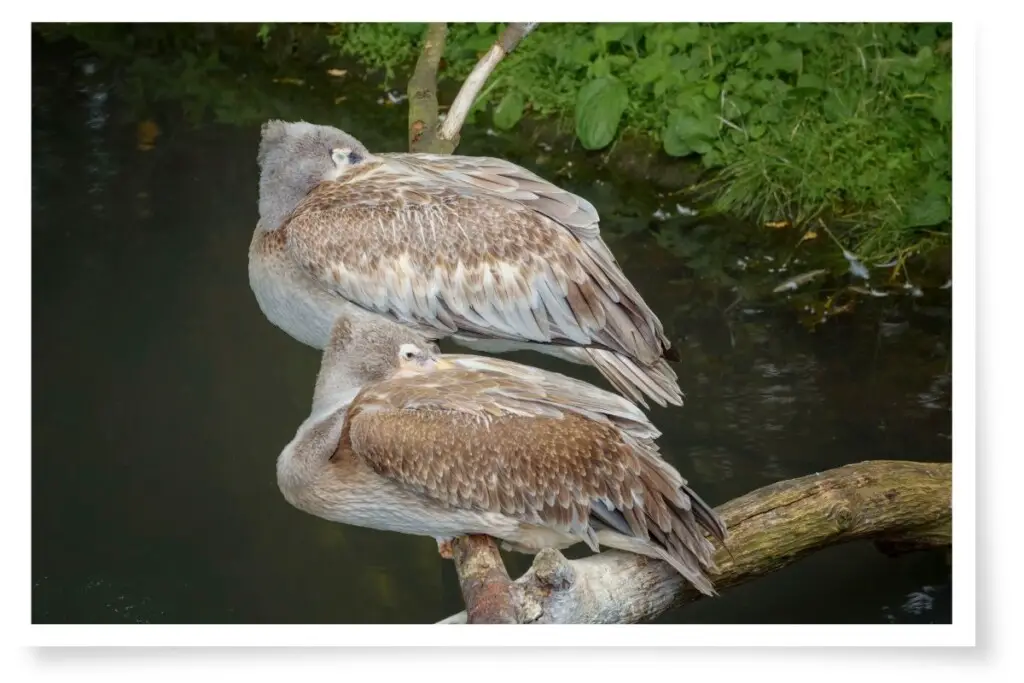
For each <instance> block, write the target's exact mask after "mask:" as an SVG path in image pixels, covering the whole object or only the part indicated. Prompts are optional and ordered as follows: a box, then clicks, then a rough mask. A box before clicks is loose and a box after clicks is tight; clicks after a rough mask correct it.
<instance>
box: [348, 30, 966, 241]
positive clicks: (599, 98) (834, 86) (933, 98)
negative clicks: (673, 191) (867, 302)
mask: <svg viewBox="0 0 1024 683" xmlns="http://www.w3.org/2000/svg"><path fill="white" fill-rule="evenodd" d="M502 28H503V25H501V24H453V25H451V26H450V28H449V35H448V43H447V46H446V51H445V60H446V66H445V69H444V71H443V76H444V77H445V78H447V79H452V80H460V79H461V78H463V77H464V76H465V75H466V74H468V73H469V71H470V69H471V68H472V67H473V65H474V64H475V62H476V60H477V59H478V58H479V55H480V54H482V53H483V52H484V51H486V50H487V49H488V47H489V46H490V45H491V44H492V42H493V41H494V39H495V38H496V37H497V36H498V34H499V32H500V30H501V29H502ZM417 32H420V33H421V32H422V26H421V25H409V24H398V25H396V24H356V25H339V28H338V29H337V32H336V37H335V39H334V41H333V42H334V44H335V46H337V47H338V48H339V49H340V50H342V52H344V53H345V54H347V55H351V56H353V57H355V58H357V59H358V60H359V61H361V62H362V63H363V64H365V65H366V66H368V67H371V68H379V69H383V70H385V71H386V73H387V74H388V76H389V77H393V76H394V75H395V73H396V70H397V69H399V68H405V69H409V68H411V66H412V64H413V62H414V61H415V57H416V54H417V53H418V49H419V47H418V42H419V35H418V34H417ZM951 46H952V29H951V27H950V25H948V24H782V23H775V24H765V23H743V24H596V25H595V24H541V25H540V27H539V28H538V29H537V30H536V31H535V32H534V33H533V34H532V35H531V36H530V37H529V38H528V39H527V40H525V41H524V42H523V43H522V44H521V45H520V46H519V47H518V48H517V50H516V51H515V52H514V53H513V54H512V55H510V57H509V58H508V59H506V60H505V61H504V62H503V63H502V64H501V65H499V67H498V68H497V70H496V71H495V74H494V75H493V77H492V80H491V81H490V83H489V84H488V86H487V88H486V89H485V90H484V91H483V93H481V96H480V98H479V100H478V101H477V103H476V105H475V110H476V111H487V110H490V111H491V116H492V117H493V122H494V125H495V127H497V128H500V129H502V130H508V129H509V128H511V127H513V126H515V125H516V124H517V123H518V122H519V121H520V120H521V118H522V117H523V116H527V115H532V116H534V117H553V118H556V119H558V120H561V121H570V120H571V121H573V122H574V124H575V125H574V132H575V134H576V136H577V137H578V138H579V140H580V142H581V144H582V145H583V146H584V148H586V149H590V150H598V149H604V148H606V147H608V146H609V145H610V144H611V143H612V141H613V140H614V139H615V138H616V137H617V136H621V135H622V134H624V133H633V134H640V135H642V136H646V137H648V138H650V139H651V140H656V141H657V143H658V144H659V145H660V146H661V147H662V149H663V150H664V151H665V153H666V154H667V155H669V156H672V157H680V158H683V157H692V158H694V159H699V161H700V163H702V164H703V166H704V167H706V168H707V169H710V170H713V171H715V174H714V175H713V178H714V180H715V182H714V183H712V184H709V187H713V188H714V195H713V196H714V201H715V204H716V206H717V208H719V209H721V210H723V211H728V212H731V213H734V214H736V215H738V216H740V217H744V218H747V219H750V220H758V221H769V220H779V219H783V218H785V219H789V220H791V221H793V222H794V223H795V224H797V225H799V224H801V223H805V222H807V221H809V220H812V219H814V218H817V217H825V218H832V219H842V222H843V223H844V224H846V225H848V226H849V228H848V230H847V232H848V234H849V236H850V238H851V239H850V247H851V248H853V249H855V250H857V251H858V252H860V253H861V255H862V256H865V257H868V258H888V257H889V256H892V255H896V254H901V253H904V252H906V251H908V250H911V249H913V248H914V247H915V245H917V244H919V243H920V242H921V240H922V239H925V238H927V239H932V238H934V237H935V235H936V234H937V233H936V232H935V231H932V232H925V231H924V230H923V229H924V228H928V227H934V226H942V225H944V224H946V223H947V222H948V221H949V219H950V210H951V194H952V188H951V177H952V166H951V118H952V116H951V94H952V86H951V80H952V79H951V73H952V62H951V55H950V53H951ZM720 181H724V182H720ZM941 234H946V230H945V229H944V230H943V232H942V233H941Z"/></svg>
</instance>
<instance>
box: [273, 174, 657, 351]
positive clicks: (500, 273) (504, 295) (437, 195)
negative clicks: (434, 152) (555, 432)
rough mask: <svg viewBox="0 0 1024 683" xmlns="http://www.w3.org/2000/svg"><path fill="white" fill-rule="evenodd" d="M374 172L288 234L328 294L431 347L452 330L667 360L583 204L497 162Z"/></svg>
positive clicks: (308, 205)
mask: <svg viewBox="0 0 1024 683" xmlns="http://www.w3.org/2000/svg"><path fill="white" fill-rule="evenodd" d="M413 157H415V158H413ZM382 158H384V159H385V162H383V163H378V164H377V165H373V164H369V165H368V168H366V169H365V170H360V171H358V172H355V173H352V174H351V177H349V176H345V177H343V178H342V179H341V180H339V181H330V182H325V183H322V184H321V185H319V186H317V187H316V188H314V190H313V191H312V192H311V193H310V194H309V195H308V196H307V197H306V198H305V199H304V200H303V201H302V202H301V203H300V204H299V206H298V207H297V208H296V210H295V211H294V212H293V214H292V217H291V218H290V219H289V221H288V223H287V224H286V227H287V251H288V254H289V255H290V256H291V258H292V259H293V260H294V261H295V262H296V263H297V264H298V265H299V266H300V267H301V268H302V269H303V270H304V271H305V272H306V273H307V274H309V275H310V276H311V277H312V278H313V279H314V280H315V281H316V282H318V283H319V284H320V286H322V287H324V288H325V289H326V290H327V291H330V292H332V293H334V294H336V295H339V296H341V297H343V298H345V299H347V300H349V301H352V302H353V303H355V304H357V305H359V306H361V307H364V308H366V309H369V310H372V311H375V312H377V313H381V314H384V315H387V316H389V317H391V318H393V319H395V320H398V321H400V322H403V323H408V324H414V325H417V326H418V327H421V328H427V329H432V330H434V331H435V332H436V334H437V335H439V336H440V335H448V334H451V333H452V329H451V328H452V327H453V326H454V327H455V328H456V329H457V330H458V331H459V332H462V333H468V334H470V335H476V336H479V337H484V338H497V339H506V340H511V341H515V342H521V343H523V342H532V343H542V344H544V343H555V344H573V345H582V346H590V347H594V348H599V349H608V350H610V351H614V352H617V353H621V354H624V355H626V356H628V357H629V358H631V359H633V360H635V361H638V362H639V363H641V364H642V365H645V366H646V365H650V364H652V363H654V362H656V361H657V360H658V359H659V358H661V357H662V356H663V355H664V354H665V353H666V351H667V349H668V348H669V344H668V340H667V338H666V337H665V336H664V332H663V330H662V327H661V323H660V322H659V321H658V319H657V316H655V315H654V313H653V312H652V311H651V310H650V309H649V308H648V307H647V305H646V304H645V303H644V301H643V299H642V298H641V297H640V295H639V293H637V292H636V290H635V289H634V288H633V287H632V285H630V284H629V282H628V280H627V279H626V277H625V275H624V274H622V272H621V270H620V269H619V267H618V264H617V263H615V262H614V259H613V258H612V257H611V253H610V252H609V251H608V249H607V247H606V246H605V245H604V244H603V242H601V239H600V235H599V231H598V229H597V225H598V223H597V221H598V216H597V212H596V211H595V210H594V208H593V206H591V205H590V204H589V203H588V202H586V200H583V199H582V198H580V197H577V196H576V195H573V194H572V193H570V192H567V191H565V190H561V189H560V188H557V187H556V186H554V185H552V184H551V183H548V182H546V181H544V180H542V179H540V178H539V177H537V176H535V175H534V174H532V173H529V172H528V171H526V170H525V169H522V168H520V167H518V166H515V165H514V164H509V163H508V162H503V161H501V160H493V159H484V160H478V159H477V158H476V157H454V158H452V159H449V158H448V157H443V156H440V157H435V156H430V155H427V156H422V155H402V156H401V157H388V155H384V156H383V157H382Z"/></svg>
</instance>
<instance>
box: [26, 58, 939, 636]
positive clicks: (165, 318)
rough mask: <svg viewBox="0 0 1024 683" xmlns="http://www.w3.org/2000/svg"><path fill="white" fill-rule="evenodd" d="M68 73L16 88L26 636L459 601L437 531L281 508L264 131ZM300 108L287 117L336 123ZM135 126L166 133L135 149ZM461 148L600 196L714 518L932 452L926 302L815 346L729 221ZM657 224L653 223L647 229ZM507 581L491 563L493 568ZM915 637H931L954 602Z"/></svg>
mask: <svg viewBox="0 0 1024 683" xmlns="http://www.w3.org/2000/svg"><path fill="white" fill-rule="evenodd" d="M74 58H75V55H67V54H63V53H62V52H61V51H59V50H51V51H50V52H49V53H47V52H46V51H45V50H43V51H39V52H37V60H38V61H37V63H36V64H35V65H34V73H33V107H34V119H33V170H32V173H33V183H32V184H33V240H34V244H33V296H34V301H33V354H34V364H33V399H32V400H33V446H34V451H33V465H34V466H33V578H34V586H33V617H34V619H35V620H36V621H51V622H67V621H72V622H128V623H135V622H140V623H147V622H152V623H160V622H310V623H319V622H337V621H341V622H430V621H436V620H437V619H439V618H442V617H443V616H446V615H447V614H448V613H450V612H454V611H458V610H459V609H461V605H460V604H459V596H458V593H457V589H455V588H454V580H453V576H452V572H451V568H450V565H448V564H446V563H444V562H442V561H441V560H440V558H439V557H438V556H437V553H436V546H435V544H434V542H433V541H432V540H431V539H423V538H414V537H407V536H400V535H397V534H386V533H381V532H374V531H370V530H365V529H357V528H351V527H342V526H339V525H335V524H330V523H328V522H325V521H322V520H319V519H316V518H313V517H310V516H308V515H304V514H302V513H300V512H298V511H296V510H294V509H292V508H291V507H290V506H288V505H287V504H285V503H284V502H283V501H282V499H281V498H280V494H279V493H278V491H277V487H276V482H275V472H274V460H275V458H276V456H277V453H278V452H279V450H280V448H281V447H282V446H283V445H284V444H285V443H287V442H288V440H289V439H290V438H291V437H292V435H293V434H294V430H295V428H296V426H297V425H298V424H299V422H300V421H301V420H302V419H303V418H304V417H305V414H306V413H307V412H308V406H309V400H310V395H311V390H312V382H313V378H314V377H315V373H316V369H317V366H318V363H319V356H318V354H317V352H315V351H314V350H312V349H308V348H306V347H303V346H301V345H299V344H297V343H296V342H294V341H293V340H291V339H290V338H289V337H287V336H286V335H285V334H284V333H283V332H280V331H279V330H277V329H276V328H275V327H273V326H272V325H270V324H269V323H268V322H267V321H266V320H265V319H264V318H263V316H262V314H261V313H260V312H259V310H258V307H257V306H256V304H255V301H254V300H253V298H252V295H251V292H250V291H249V287H248V281H247V274H246V260H245V259H246V250H247V247H248V242H249V238H250V236H251V233H252V229H253V225H254V222H255V220H256V169H255V149H256V142H257V140H258V125H247V126H229V125H224V124H216V123H209V122H207V123H204V124H203V125H200V126H196V127H193V126H191V125H189V124H188V123H186V122H185V121H184V120H182V117H181V116H180V115H179V110H180V107H178V106H177V105H176V104H175V103H173V102H171V103H165V104H160V105H154V104H151V105H149V107H148V109H146V110H145V111H140V110H137V109H133V108H132V107H130V106H127V105H126V104H125V101H124V99H123V94H124V90H125V88H124V87H122V86H123V84H122V83H120V82H119V81H118V80H117V78H116V73H115V72H114V71H112V70H111V69H109V68H108V67H107V66H105V65H104V63H103V62H102V61H80V62H77V63H78V64H79V68H77V69H70V68H68V66H67V65H68V63H75V62H74ZM69 60H70V62H69ZM88 65H93V66H88ZM347 93H348V99H347V100H346V106H345V108H343V109H341V108H334V109H332V110H329V111H334V112H335V113H334V114H333V116H336V118H337V119H339V120H337V124H338V125H341V126H343V127H347V128H348V129H350V130H352V131H353V132H354V133H356V134H357V135H358V136H359V137H360V138H362V139H364V140H366V141H367V143H368V144H369V145H370V146H371V147H372V148H376V149H381V150H400V149H402V147H403V146H404V140H405V137H404V132H403V128H402V125H403V122H404V110H402V106H401V105H399V106H388V105H386V104H385V105H378V104H377V103H376V98H377V97H378V95H377V94H376V93H374V94H372V95H368V96H367V97H366V98H364V99H359V98H360V96H359V94H358V91H357V90H354V89H349V90H347ZM305 97H306V98H307V100H309V103H308V104H307V105H303V104H302V100H301V99H300V98H298V97H294V98H293V99H291V100H289V105H288V106H290V107H294V108H296V110H297V111H303V110H302V109H301V107H303V106H306V107H307V109H306V110H305V111H306V112H307V113H306V114H304V116H305V117H306V118H308V119H311V120H329V119H327V118H326V117H327V116H328V115H329V114H326V113H324V111H328V110H324V109H320V107H323V106H324V105H323V102H321V101H319V100H313V99H310V98H313V97H314V96H313V95H311V94H308V93H307V94H306V95H305ZM327 97H328V101H329V102H330V103H331V105H330V107H334V105H333V95H328V96H327ZM295 118H298V116H296V117H295ZM149 120H153V121H154V122H155V124H156V125H158V126H159V129H160V135H159V137H156V138H155V140H154V141H153V142H152V146H151V148H148V149H140V148H139V137H138V134H139V124H140V122H141V121H149ZM461 150H462V151H463V152H466V153H471V154H497V155H500V156H506V157H508V158H510V159H512V160H513V161H517V162H519V163H523V164H524V165H526V166H528V167H530V168H534V169H536V170H538V172H541V173H543V174H544V175H547V176H548V177H551V178H552V179H554V180H556V181H559V182H562V183H564V184H565V185H566V186H567V187H569V188H570V189H573V190H575V191H577V192H579V193H581V194H584V195H586V196H587V197H588V198H590V199H592V201H594V203H595V205H596V206H597V207H598V209H599V210H600V211H601V213H602V216H603V224H602V229H603V230H604V231H605V233H606V234H607V235H608V241H609V244H610V245H611V247H612V249H613V250H614V251H615V253H616V255H617V257H618V258H619V260H620V262H621V263H622V265H623V268H624V270H625V271H626V273H627V275H628V276H629V277H630V278H631V279H632V280H633V281H634V282H635V283H636V285H637V287H638V289H639V290H640V291H641V292H642V293H643V295H644V297H645V298H646V299H647V301H648V302H649V303H650V305H651V306H652V308H654V310H656V311H658V312H659V314H660V315H661V317H662V319H663V321H664V323H665V326H666V330H667V332H668V334H669V335H670V336H671V338H672V339H673V342H674V343H675V344H676V345H678V346H679V348H680V349H681V351H682V356H683V360H682V362H681V363H680V365H679V367H678V372H679V376H680V380H681V384H682V387H683V390H684V392H685V393H686V405H685V407H684V408H682V409H671V410H669V409H660V408H655V409H654V410H652V412H651V418H652V420H654V422H655V423H656V424H657V425H658V427H659V428H660V429H662V431H663V432H664V438H663V450H664V452H665V453H666V456H667V457H669V458H671V459H672V460H673V462H674V463H676V464H677V465H678V466H679V468H680V469H681V470H682V471H683V473H684V475H685V476H686V477H687V478H688V479H689V480H690V481H691V483H692V484H693V485H694V486H695V487H696V488H697V490H699V491H700V492H701V494H702V496H703V497H704V498H705V499H707V500H708V501H709V502H711V503H712V504H718V503H721V502H724V501H726V500H728V499H730V498H732V497H735V496H737V495H740V494H742V493H746V492H747V491H749V490H751V489H753V488H756V487H759V486H762V485H765V484H767V483H770V482H773V481H777V480H779V479H784V478H789V477H795V476H801V475H804V474H808V473H810V472H817V471H821V470H823V469H827V468H829V467H834V466H838V465H842V464H846V463H849V462H856V461H859V460H863V459H867V458H905V459H914V460H948V459H949V457H950V444H949V441H948V436H947V435H948V434H949V432H950V416H949V406H950V394H951V385H950V381H949V367H948V348H949V321H948V316H947V317H943V316H942V311H943V310H948V309H944V308H943V307H944V306H945V303H944V302H943V301H936V300H934V299H932V298H929V297H930V296H931V295H928V296H926V297H925V300H924V301H923V302H921V303H920V304H919V305H918V304H914V305H913V306H912V307H911V308H909V309H907V308H902V307H901V306H902V304H896V303H894V302H892V301H891V300H889V299H886V300H883V301H880V302H876V303H874V304H872V306H874V308H871V309H869V310H865V311H858V312H857V314H856V315H851V316H848V317H845V318H837V319H835V320H832V321H830V322H829V323H828V324H826V325H824V326H821V327H819V328H816V329H815V330H814V331H809V330H808V329H806V328H805V327H802V326H801V325H800V324H799V323H798V321H797V320H796V319H795V318H794V317H793V315H792V314H791V313H790V312H789V309H788V308H785V307H780V306H779V305H778V301H779V300H778V299H777V298H772V297H765V296H764V293H770V291H771V288H772V287H774V286H775V285H776V284H777V282H778V279H779V276H778V273H777V272H770V271H771V270H772V269H777V266H778V263H777V262H773V261H771V260H768V259H765V258H757V257H755V256H753V254H758V253H761V251H759V249H760V246H757V245H754V246H752V242H751V240H752V239H753V238H745V237H744V238H742V239H741V238H740V237H738V236H737V235H738V234H739V233H737V232H735V230H736V226H725V227H723V226H722V225H720V224H716V223H714V222H711V221H706V220H704V219H703V218H702V217H701V216H700V215H693V214H692V212H689V211H678V210H676V209H675V206H674V204H672V203H666V201H665V199H664V198H659V197H657V196H655V195H653V194H652V193H651V192H646V193H645V192H643V191H641V190H638V189H637V188H635V187H633V186H629V185H626V184H622V183H619V182H618V181H617V179H616V178H615V176H614V175H613V174H611V173H609V172H607V171H601V170H598V169H595V168H594V167H593V163H592V160H590V161H588V159H591V158H590V157H588V156H586V155H585V154H584V155H582V156H580V155H579V153H578V150H577V151H576V152H573V153H572V154H575V155H576V156H573V157H572V158H566V157H565V156H560V155H559V154H558V152H557V151H551V150H547V151H545V150H542V149H539V148H538V147H537V145H535V144H533V143H532V142H529V141H526V142H524V141H522V140H517V139H512V140H510V139H508V138H506V137H500V136H493V135H487V134H486V128H485V127H483V128H481V129H479V130H470V131H467V135H466V137H465V139H464V141H463V145H462V148H461ZM595 179H601V180H602V182H601V183H597V182H595ZM662 206H668V207H670V208H672V209H673V210H672V211H668V210H666V214H667V215H665V216H660V217H658V218H655V219H652V216H653V215H654V214H655V213H656V212H657V211H658V210H659V207H662ZM652 223H653V226H652ZM753 241H754V242H756V240H753ZM666 245H667V246H669V247H672V248H673V251H669V250H668V249H666ZM740 254H741V255H742V256H739V255H740ZM769 256H770V254H769ZM741 264H742V265H741ZM879 321H882V322H881V323H880V322H879ZM69 339H72V340H73V342H69V341H68V340H69ZM515 357H516V358H518V359H519V360H522V361H525V362H529V363H534V364H537V365H542V366H545V367H548V368H551V369H556V370H559V371H561V372H566V373H569V374H573V375H576V376H578V377H583V378H585V379H589V380H591V381H595V382H600V381H601V380H600V379H599V377H598V376H597V374H596V372H593V371H592V370H591V369H589V368H584V367H574V366H567V365H565V364H562V363H559V362H557V361H554V360H553V359H549V358H546V357H543V356H539V355H536V354H525V353H524V354H518V355H516V356H515ZM528 562H529V559H528V558H526V557H524V556H509V567H510V570H511V571H513V572H515V571H517V570H521V569H522V568H523V567H525V566H526V565H527V564H528ZM947 581H948V568H947V566H946V565H945V561H944V558H943V557H941V556H934V555H931V554H925V555H918V556H913V557H908V558H901V559H900V560H896V561H893V560H889V559H887V558H884V557H882V556H881V555H880V554H878V553H876V552H874V550H873V549H871V548H870V547H869V546H867V545H862V546H850V547H843V548H832V549H829V550H828V551H826V552H823V553H820V554H818V555H815V556H814V557H812V558H809V559H808V560H805V561H803V562H801V563H800V564H799V565H797V566H794V567H792V568H790V569H787V570H786V571H784V572H781V573H779V574H778V575H773V576H772V577H767V578H765V579H761V580H758V581H756V582H753V583H751V584H749V585H747V586H743V587H741V588H740V589H738V590H737V591H730V592H729V594H728V595H726V596H723V598H722V599H721V600H718V601H705V602H704V603H700V604H698V605H693V606H691V607H688V608H687V609H684V610H680V611H678V612H676V613H672V614H669V615H666V616H665V618H664V619H665V620H668V621H673V620H674V621H761V622H772V621H785V620H794V621H808V622H828V621H886V620H887V617H886V616H885V613H884V611H883V609H882V607H883V606H885V605H890V606H891V605H896V606H897V608H898V606H899V605H902V604H903V602H904V601H905V600H906V596H908V595H909V594H910V593H912V592H913V591H919V590H921V586H923V585H930V586H943V585H945V584H944V582H947ZM929 596H931V594H929ZM892 611H899V610H898V609H896V608H891V609H890V612H892ZM929 618H930V619H934V620H938V621H941V620H947V621H948V618H949V603H948V596H945V594H941V593H937V594H936V595H935V598H934V604H933V607H932V609H931V610H930V611H929Z"/></svg>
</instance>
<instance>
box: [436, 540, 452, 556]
mask: <svg viewBox="0 0 1024 683" xmlns="http://www.w3.org/2000/svg"><path fill="white" fill-rule="evenodd" d="M437 553H438V554H439V555H440V556H441V557H443V558H444V559H446V560H450V559H452V539H450V538H439V539H437Z"/></svg>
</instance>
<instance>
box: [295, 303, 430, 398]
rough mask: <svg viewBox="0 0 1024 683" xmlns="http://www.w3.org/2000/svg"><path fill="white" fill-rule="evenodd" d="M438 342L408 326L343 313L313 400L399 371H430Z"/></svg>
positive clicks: (322, 367) (324, 355) (333, 332)
mask: <svg viewBox="0 0 1024 683" xmlns="http://www.w3.org/2000/svg"><path fill="white" fill-rule="evenodd" d="M438 356H439V350H438V347H437V345H436V344H435V343H434V342H432V341H430V340H428V339H427V338H426V337H424V336H422V335H421V334H418V333H417V332H415V331H414V330H412V329H411V328H409V327H406V326H405V325H400V324H398V323H393V322H391V321H389V320H386V319H384V318H377V317H370V316H366V317H363V316H359V317H355V316H341V317H339V318H338V320H337V321H336V322H335V323H334V327H333V328H332V330H331V339H330V341H329V342H328V343H327V346H326V347H325V348H324V353H323V359H322V361H321V363H320V374H319V376H318V377H317V381H316V389H315V390H314V402H316V401H317V400H318V399H322V398H328V399H329V398H330V397H331V396H333V395H337V394H339V393H342V392H345V391H348V390H351V389H356V388H359V387H363V386H366V385H367V384H370V383H372V382H379V381H381V380H383V379H386V378H388V377H392V376H394V375H396V374H400V373H409V372H413V373H418V372H429V371H430V370H431V369H432V368H433V367H434V366H435V365H436V363H437V360H438Z"/></svg>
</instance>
